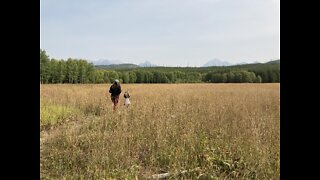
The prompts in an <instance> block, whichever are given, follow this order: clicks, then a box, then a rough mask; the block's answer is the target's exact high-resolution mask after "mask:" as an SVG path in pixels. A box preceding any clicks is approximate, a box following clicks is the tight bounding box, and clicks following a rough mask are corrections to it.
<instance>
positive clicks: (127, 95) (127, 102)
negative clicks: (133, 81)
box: [123, 91, 131, 107]
mask: <svg viewBox="0 0 320 180" xmlns="http://www.w3.org/2000/svg"><path fill="white" fill-rule="evenodd" d="M123 97H124V98H125V100H124V105H125V106H127V107H129V105H130V104H131V103H130V99H129V98H130V94H129V92H128V91H126V92H125V93H124V95H123Z"/></svg>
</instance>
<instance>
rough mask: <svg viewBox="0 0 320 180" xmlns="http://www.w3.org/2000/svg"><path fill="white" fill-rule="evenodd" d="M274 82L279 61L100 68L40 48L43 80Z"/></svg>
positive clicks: (99, 81)
mask: <svg viewBox="0 0 320 180" xmlns="http://www.w3.org/2000/svg"><path fill="white" fill-rule="evenodd" d="M115 79H119V80H120V82H121V83H201V82H208V83H274V82H280V65H279V64H260V65H252V66H250V65H239V66H232V67H206V68H178V67H149V68H143V67H141V68H135V69H119V70H105V69H96V68H95V66H94V65H93V64H92V63H89V62H87V61H86V60H83V59H71V58H69V59H67V60H63V59H61V60H57V59H54V58H51V59H50V58H49V56H48V55H47V54H46V51H45V50H42V49H40V83H42V84H49V83H73V84H76V83H111V82H113V81H114V80H115Z"/></svg>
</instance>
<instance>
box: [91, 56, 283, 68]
mask: <svg viewBox="0 0 320 180" xmlns="http://www.w3.org/2000/svg"><path fill="white" fill-rule="evenodd" d="M92 63H93V64H94V65H95V66H96V67H97V68H100V69H131V68H139V67H157V65H156V64H152V63H151V62H150V61H145V62H143V63H139V64H138V65H137V64H133V63H124V62H122V61H120V60H109V59H100V60H98V61H92ZM259 63H260V62H258V61H255V62H253V63H247V62H241V63H236V64H232V63H229V62H228V61H222V60H220V59H217V58H215V59H212V60H210V61H208V62H207V63H205V64H204V65H202V66H201V67H212V66H216V67H217V66H235V65H245V64H259ZM267 63H280V59H279V60H272V61H268V62H266V64H267Z"/></svg>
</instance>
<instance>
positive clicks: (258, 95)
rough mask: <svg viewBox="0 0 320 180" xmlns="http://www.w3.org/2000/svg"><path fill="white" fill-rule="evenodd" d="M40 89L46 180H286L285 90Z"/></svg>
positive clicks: (42, 167)
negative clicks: (115, 101) (114, 98)
mask: <svg viewBox="0 0 320 180" xmlns="http://www.w3.org/2000/svg"><path fill="white" fill-rule="evenodd" d="M110 85H111V84H102V85H101V84H100V85H95V84H84V85H83V84H82V85H72V84H48V85H40V92H41V93H40V176H41V179H89V178H90V179H152V177H153V175H155V174H162V173H169V175H168V177H166V178H167V179H280V84H279V83H273V84H214V83H211V84H121V87H122V90H123V92H124V91H125V90H129V92H130V95H131V98H130V101H131V106H130V107H129V108H125V107H124V106H123V102H124V98H123V93H122V94H121V95H120V103H119V108H118V110H117V111H116V112H113V111H112V103H111V99H110V94H109V93H108V90H109V87H110Z"/></svg>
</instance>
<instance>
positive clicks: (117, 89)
mask: <svg viewBox="0 0 320 180" xmlns="http://www.w3.org/2000/svg"><path fill="white" fill-rule="evenodd" d="M109 93H111V101H112V103H113V111H115V110H116V107H117V105H118V103H119V96H120V94H121V86H120V83H119V80H118V79H116V80H115V81H114V83H113V84H112V85H111V87H110V89H109Z"/></svg>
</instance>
